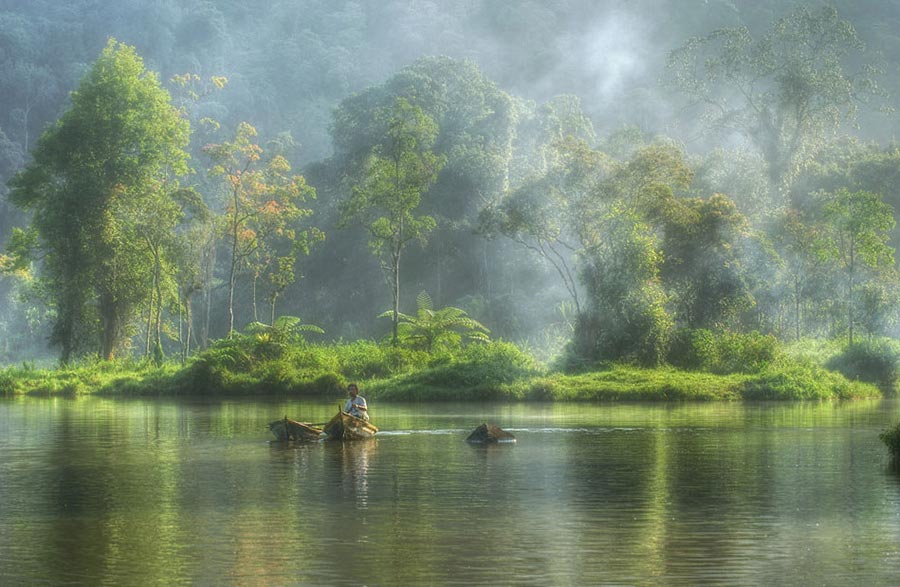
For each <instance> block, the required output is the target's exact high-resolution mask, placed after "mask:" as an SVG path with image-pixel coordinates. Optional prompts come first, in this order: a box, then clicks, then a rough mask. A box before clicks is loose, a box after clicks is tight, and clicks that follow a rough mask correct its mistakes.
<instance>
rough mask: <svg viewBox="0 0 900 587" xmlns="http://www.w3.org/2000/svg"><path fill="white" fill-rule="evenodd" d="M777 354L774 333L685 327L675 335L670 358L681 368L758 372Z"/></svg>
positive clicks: (721, 372) (722, 371)
mask: <svg viewBox="0 0 900 587" xmlns="http://www.w3.org/2000/svg"><path fill="white" fill-rule="evenodd" d="M778 355H779V352H778V340H777V339H776V338H775V337H774V336H771V335H764V334H760V333H759V332H749V333H747V334H739V333H734V332H722V333H718V334H715V333H713V332H712V331H710V330H706V329H683V330H679V331H678V332H676V333H675V336H674V337H673V340H672V346H671V348H670V350H669V357H668V360H669V363H670V364H671V365H673V366H675V367H678V368H681V369H687V370H693V371H708V372H710V373H717V374H719V375H728V374H731V373H759V372H760V371H763V370H764V369H766V368H767V367H768V366H769V365H771V364H772V363H773V362H774V361H775V360H776V359H777V358H778Z"/></svg>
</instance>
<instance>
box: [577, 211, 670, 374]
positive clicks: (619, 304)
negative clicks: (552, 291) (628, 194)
mask: <svg viewBox="0 0 900 587" xmlns="http://www.w3.org/2000/svg"><path fill="white" fill-rule="evenodd" d="M601 226H602V227H603V231H602V233H603V238H602V240H600V241H599V242H598V243H597V244H595V245H594V246H592V247H591V248H590V249H588V250H587V251H586V256H587V259H588V262H587V264H586V266H585V268H584V269H583V271H582V281H583V283H584V284H585V287H586V289H587V291H588V294H589V300H588V301H589V304H590V305H589V307H588V311H587V312H586V313H585V314H584V315H582V316H581V317H580V318H579V321H578V323H577V324H576V327H575V353H576V355H579V356H582V357H585V358H587V359H588V360H590V361H595V360H626V361H636V362H638V363H640V364H642V365H647V366H653V365H659V364H661V363H662V362H663V360H664V359H665V354H666V350H667V347H668V342H669V340H668V339H669V336H670V332H671V329H672V319H671V316H670V315H669V314H668V312H667V311H666V308H665V305H666V301H667V296H666V293H665V291H663V289H662V288H661V286H660V284H659V280H658V273H659V264H660V262H661V259H662V258H661V255H660V252H659V250H658V248H657V243H656V239H655V238H654V236H653V234H652V233H651V232H650V231H649V228H648V226H647V225H646V224H645V223H643V222H641V221H640V219H639V218H638V216H637V214H636V213H635V212H634V211H633V210H628V209H623V208H614V209H613V210H612V211H611V212H610V213H609V214H608V215H607V216H606V217H605V218H603V222H602V225H601Z"/></svg>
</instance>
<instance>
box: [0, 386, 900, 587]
mask: <svg viewBox="0 0 900 587" xmlns="http://www.w3.org/2000/svg"><path fill="white" fill-rule="evenodd" d="M363 394H364V395H365V392H363ZM370 404H371V408H372V416H373V422H374V423H376V424H377V425H378V426H379V427H380V428H381V430H382V432H381V433H379V435H378V436H377V437H376V438H375V439H373V440H371V441H364V442H358V443H344V444H341V443H311V444H282V443H275V442H270V438H272V437H271V435H270V433H269V431H268V428H267V425H266V424H267V422H269V421H270V420H274V419H277V418H281V417H283V416H284V415H288V416H289V417H292V418H294V419H298V420H304V421H308V422H323V421H325V420H327V419H328V418H329V417H330V416H331V415H332V414H333V413H334V412H335V411H336V409H337V408H336V406H337V400H335V401H333V402H307V401H285V400H275V401H259V400H227V401H214V402H208V401H189V400H112V399H100V398H83V399H38V398H21V399H2V400H0V452H2V459H0V584H3V585H18V584H30V585H40V584H48V585H64V584H71V585H126V584H127V585H178V584H185V585H188V584H193V585H486V584H501V585H541V586H546V585H566V586H568V585H589V584H590V585H602V584H618V585H622V584H626V585H702V584H733V585H762V584H766V585H778V584H791V585H798V584H808V585H812V584H815V585H850V584H856V585H860V586H861V585H895V584H897V581H898V578H900V474H898V473H897V472H896V470H895V469H894V468H893V467H892V466H891V464H890V460H889V458H888V454H887V449H886V448H885V446H884V445H883V444H882V443H881V441H880V440H879V439H878V433H879V432H881V431H883V430H884V429H886V428H887V427H888V426H889V425H893V424H894V423H896V422H897V421H900V403H898V401H897V400H881V401H856V402H848V403H701V404H696V403H688V404H681V403H678V404H597V403H584V404H515V405H498V404H488V405H480V404H444V403H432V404H379V403H377V402H370ZM485 421H486V422H492V423H495V424H497V425H499V426H502V427H503V428H505V429H508V430H510V431H512V432H513V433H514V434H515V435H516V437H517V439H518V442H517V443H515V444H510V445H495V446H487V447H483V446H482V447H478V446H470V445H468V444H467V443H466V442H464V439H465V437H466V435H467V434H468V432H470V431H471V430H472V429H473V428H475V427H476V426H477V425H478V424H480V423H481V422H485Z"/></svg>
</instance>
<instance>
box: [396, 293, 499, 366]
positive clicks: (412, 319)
mask: <svg viewBox="0 0 900 587" xmlns="http://www.w3.org/2000/svg"><path fill="white" fill-rule="evenodd" d="M416 306H417V307H418V309H417V311H416V315H415V316H409V315H407V314H402V313H400V314H398V317H399V319H400V322H399V324H398V325H397V334H398V336H399V338H400V339H401V340H402V341H403V342H404V343H406V344H408V345H409V346H411V347H413V348H417V349H421V350H424V351H428V352H432V351H435V350H438V349H442V348H443V349H452V348H459V347H460V346H461V345H462V342H463V340H466V341H468V342H472V341H477V342H487V341H489V340H490V337H488V333H489V332H490V330H488V329H487V328H486V327H485V326H484V325H483V324H481V323H480V322H478V321H477V320H474V319H472V318H470V317H469V316H468V314H467V313H466V311H465V310H461V309H460V308H454V307H452V306H447V307H446V308H441V309H439V310H435V309H434V304H433V302H432V301H431V296H429V295H428V292H424V291H423V292H422V293H420V294H419V295H418V296H416ZM393 315H394V313H393V311H390V310H389V311H387V312H384V313H382V314H381V315H380V316H379V318H390V317H392V316H393Z"/></svg>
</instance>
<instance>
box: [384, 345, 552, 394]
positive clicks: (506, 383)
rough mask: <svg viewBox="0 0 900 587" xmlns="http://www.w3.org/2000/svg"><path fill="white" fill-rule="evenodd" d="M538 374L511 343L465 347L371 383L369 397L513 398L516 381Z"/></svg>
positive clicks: (529, 359)
mask: <svg viewBox="0 0 900 587" xmlns="http://www.w3.org/2000/svg"><path fill="white" fill-rule="evenodd" d="M537 373H538V369H537V366H536V365H535V363H534V360H533V359H532V358H531V357H530V356H529V355H527V354H525V353H523V352H522V351H521V350H520V349H519V348H518V347H516V346H515V345H513V344H510V343H507V342H502V341H494V342H490V343H486V344H479V345H471V346H468V347H466V348H465V349H464V350H463V351H462V352H461V353H460V354H459V355H455V356H445V357H444V358H443V359H439V360H438V361H436V362H435V363H433V364H432V365H430V366H428V367H426V368H424V369H418V370H416V371H413V372H411V373H408V374H402V375H398V376H396V377H392V378H390V379H385V380H381V381H375V382H372V383H371V384H370V385H369V390H370V394H371V395H372V397H375V398H378V399H383V400H394V401H399V400H402V401H428V400H490V399H504V398H505V399H515V398H516V397H517V394H516V393H515V392H514V391H512V390H513V388H514V387H513V386H514V384H515V383H516V382H518V381H520V380H522V379H523V378H528V377H531V376H534V375H535V374H537Z"/></svg>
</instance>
